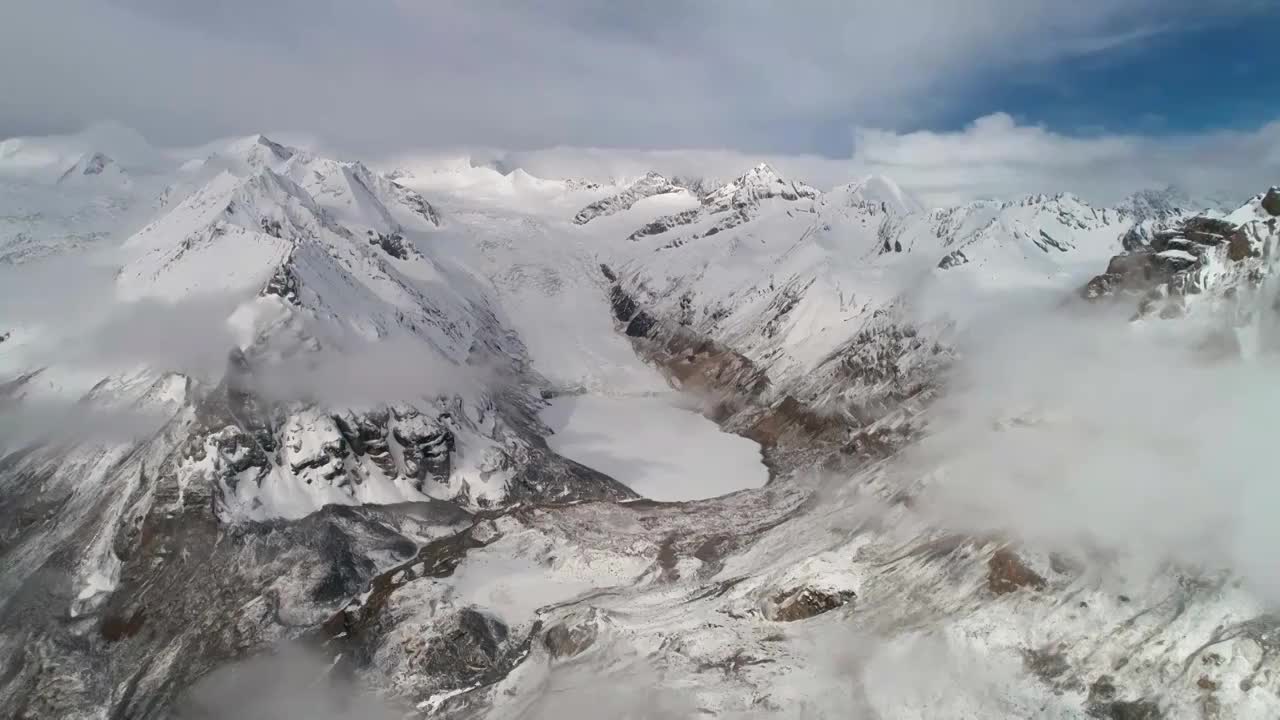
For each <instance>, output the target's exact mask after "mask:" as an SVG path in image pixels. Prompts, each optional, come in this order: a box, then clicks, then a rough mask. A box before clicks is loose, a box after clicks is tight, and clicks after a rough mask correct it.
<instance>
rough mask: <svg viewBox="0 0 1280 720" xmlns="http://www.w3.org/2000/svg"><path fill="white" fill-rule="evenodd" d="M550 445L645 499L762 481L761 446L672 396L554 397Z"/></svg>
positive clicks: (546, 414)
mask: <svg viewBox="0 0 1280 720" xmlns="http://www.w3.org/2000/svg"><path fill="white" fill-rule="evenodd" d="M542 420H543V422H545V423H546V424H547V426H548V427H550V428H551V430H552V432H553V433H554V434H553V435H551V436H550V437H548V438H547V444H548V445H550V446H551V449H553V450H555V451H556V452H558V453H560V454H561V455H564V456H565V457H567V458H571V459H573V460H577V461H578V462H580V463H582V464H583V465H586V466H587V467H589V468H592V469H595V470H599V471H600V472H602V473H605V474H606V475H610V476H612V477H613V478H614V479H616V480H618V481H619V482H622V483H623V484H625V485H626V486H627V487H629V488H631V489H632V490H634V491H636V492H637V493H639V494H640V495H641V496H643V497H646V498H649V499H650V500H660V501H684V500H702V499H705V498H712V497H718V496H720V495H727V494H728V493H731V492H734V491H737V490H743V489H746V488H758V487H762V486H763V485H764V484H765V482H766V481H767V480H768V479H769V473H768V470H767V469H766V468H765V466H764V465H763V464H762V463H761V456H760V446H759V445H757V444H756V443H755V442H752V441H751V440H748V439H746V438H743V437H739V436H737V435H730V434H728V433H725V432H723V431H721V430H720V428H719V427H718V426H717V425H716V424H715V423H713V422H711V421H710V420H708V419H706V418H704V417H702V416H701V415H699V414H698V413H697V412H695V411H694V410H693V409H691V408H689V407H682V406H681V405H680V404H679V397H678V396H675V395H671V394H660V395H651V396H635V395H632V396H617V395H614V396H608V395H576V396H564V397H559V398H556V399H554V400H552V401H551V405H550V406H549V407H548V408H547V409H546V410H544V411H543V413H542Z"/></svg>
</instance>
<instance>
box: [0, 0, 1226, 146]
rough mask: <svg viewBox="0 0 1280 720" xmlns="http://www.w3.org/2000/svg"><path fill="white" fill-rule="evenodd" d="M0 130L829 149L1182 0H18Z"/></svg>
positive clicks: (1071, 52) (1180, 14)
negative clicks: (854, 133)
mask: <svg viewBox="0 0 1280 720" xmlns="http://www.w3.org/2000/svg"><path fill="white" fill-rule="evenodd" d="M11 5H12V6H11V7H7V8H6V12H5V21H4V23H0V96H3V97H5V98H6V102H5V103H3V104H2V105H0V135H5V134H18V133H23V134H46V133H49V132H55V131H69V130H74V129H77V128H78V127H80V126H84V125H87V124H90V123H93V122H96V121H100V120H103V119H107V118H112V119H116V120H118V121H120V122H122V123H123V124H126V125H129V126H133V127H137V128H138V129H139V130H141V131H142V132H143V133H144V134H146V135H147V136H148V137H151V138H152V139H153V140H157V141H160V142H169V143H185V142H196V141H199V140H203V139H207V138H208V137H210V136H213V135H225V134H235V133H248V132H255V131H260V130H264V129H270V128H296V129H298V130H302V131H308V132H314V133H316V134H318V135H320V136H321V137H325V138H327V139H330V140H332V141H334V142H337V143H341V144H344V145H347V146H351V147H353V149H356V150H357V151H358V152H361V153H365V152H368V151H369V150H371V149H376V148H384V149H386V148H395V147H405V146H409V145H418V146H423V145H435V146H442V145H458V144H476V143H482V144H488V145H496V146H501V147H507V148H532V147H546V146H552V145H562V144H571V145H602V146H614V147H618V146H623V147H625V146H632V147H650V148H652V147H734V148H751V149H774V150H777V151H788V152H795V151H797V150H820V151H822V152H828V153H829V152H834V151H835V150H837V149H839V148H842V147H847V136H846V135H845V131H844V130H843V128H847V127H849V126H851V125H854V124H864V125H866V124H871V125H876V126H888V127H903V126H905V125H909V126H917V127H918V126H921V125H922V124H926V123H927V121H928V119H929V118H930V117H933V116H935V115H936V114H937V113H938V112H939V111H940V110H942V109H944V108H946V107H948V106H949V103H953V102H955V101H956V100H957V99H960V98H963V97H964V95H965V93H966V90H967V89H970V88H971V87H972V86H973V85H974V84H975V83H981V82H984V81H986V80H989V79H990V78H992V77H995V76H998V75H999V74H1000V73H1001V72H1002V70H1004V69H1007V68H1009V67H1011V66H1017V67H1026V66H1028V65H1034V64H1035V63H1042V62H1050V61H1053V60H1055V59H1059V58H1062V57H1067V56H1078V55H1081V54H1089V53H1095V52H1102V51H1106V50H1108V49H1111V48H1114V47H1116V46H1118V45H1128V44H1133V43H1140V42H1143V41H1144V40H1145V39H1146V38H1148V37H1150V36H1151V35H1152V34H1155V33H1158V32H1160V31H1162V30H1163V29H1165V28H1166V27H1171V26H1186V25H1188V24H1195V23H1198V22H1202V21H1203V20H1204V18H1205V17H1206V16H1213V15H1217V14H1221V13H1224V12H1229V11H1231V10H1233V9H1236V8H1238V7H1239V6H1240V5H1241V3H1240V2H1236V1H1235V0H1224V2H1220V3H1214V4H1213V5H1212V7H1204V4H1203V3H1198V2H1192V1H1191V0H1082V1H1080V2H1074V3H1063V2H1058V1H1056V0H975V1H974V2H967V3H954V2H948V1H946V0H899V1H898V2H892V3H885V2H880V1H879V0H854V1H851V2H845V3H829V2H820V1H819V0H806V1H801V2H795V3H773V2H757V1H754V0H747V1H737V0H713V1H711V2H700V3H688V2H677V1H676V0H657V1H655V2H646V3H615V2H601V1H600V0H558V1H555V2H549V3H540V4H538V6H537V8H536V9H534V8H532V7H531V6H528V5H527V4H524V3H514V2H513V3H476V2H464V1H462V0H437V1H434V2H419V1H415V0H371V1H370V2H358V3H357V2H330V3H318V4H317V3H312V2H302V1H300V0H270V1H267V2H261V1H259V0H227V1H226V2H217V3H209V2H196V1H194V0H114V1H113V2H105V1H101V0H96V1H95V0H18V1H17V2H16V3H12V4H11Z"/></svg>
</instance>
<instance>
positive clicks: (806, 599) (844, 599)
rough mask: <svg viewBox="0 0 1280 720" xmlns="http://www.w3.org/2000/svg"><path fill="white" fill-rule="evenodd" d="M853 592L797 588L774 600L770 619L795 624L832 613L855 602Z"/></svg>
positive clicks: (775, 597)
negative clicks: (797, 621) (798, 621)
mask: <svg viewBox="0 0 1280 720" xmlns="http://www.w3.org/2000/svg"><path fill="white" fill-rule="evenodd" d="M856 597H857V596H856V595H855V594H854V593H853V591H841V592H830V591H825V590H821V589H817V588H807V587H806V588H797V589H794V590H789V591H787V592H782V593H779V594H778V595H776V596H774V597H773V598H772V602H771V605H770V612H769V619H770V620H774V621H777V622H795V621H796V620H807V619H808V618H811V617H814V616H817V615H821V614H823V613H826V612H831V611H832V610H835V609H837V608H840V607H844V606H845V605H847V604H849V603H851V602H853V600H854V599H855V598H856Z"/></svg>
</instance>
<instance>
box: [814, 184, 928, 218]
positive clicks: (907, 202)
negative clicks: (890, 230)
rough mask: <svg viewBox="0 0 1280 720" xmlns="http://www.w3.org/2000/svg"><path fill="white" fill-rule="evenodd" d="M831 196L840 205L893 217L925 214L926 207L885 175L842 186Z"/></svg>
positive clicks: (835, 189) (831, 193)
mask: <svg viewBox="0 0 1280 720" xmlns="http://www.w3.org/2000/svg"><path fill="white" fill-rule="evenodd" d="M829 195H830V196H831V197H832V198H833V199H834V200H835V201H836V202H837V203H838V204H840V205H843V206H845V207H853V208H860V209H865V210H869V211H871V212H877V211H878V212H880V213H882V214H892V215H898V216H902V215H913V214H917V213H923V212H924V211H925V208H924V205H922V204H921V203H920V201H918V200H916V199H915V198H914V197H912V196H911V195H909V194H907V192H906V191H904V190H903V189H902V188H901V187H900V186H899V185H898V184H897V183H896V182H894V181H893V180H891V179H889V178H887V177H885V176H883V175H869V176H867V177H865V178H863V179H862V180H859V181H857V182H852V183H849V184H847V185H840V186H838V187H835V188H833V189H832V190H831V192H830V193H829Z"/></svg>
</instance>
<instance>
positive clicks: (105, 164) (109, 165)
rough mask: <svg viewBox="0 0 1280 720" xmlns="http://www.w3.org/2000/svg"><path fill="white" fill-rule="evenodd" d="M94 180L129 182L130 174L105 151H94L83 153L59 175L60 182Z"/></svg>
mask: <svg viewBox="0 0 1280 720" xmlns="http://www.w3.org/2000/svg"><path fill="white" fill-rule="evenodd" d="M94 181H104V182H114V183H127V182H128V181H129V176H128V175H127V174H126V173H125V171H124V169H123V168H121V167H120V166H119V165H118V164H117V163H116V161H115V160H112V159H111V158H110V157H108V156H107V155H106V154H105V153H101V152H92V153H85V154H84V155H82V156H81V157H80V159H79V160H77V161H76V163H75V164H74V165H72V166H71V167H69V168H67V170H66V172H64V173H62V175H61V176H59V177H58V183H59V184H66V183H76V182H94Z"/></svg>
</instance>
